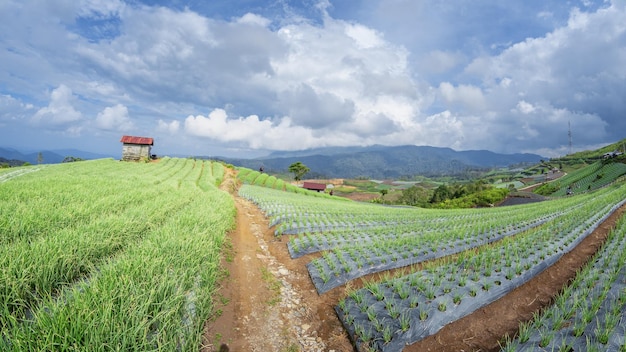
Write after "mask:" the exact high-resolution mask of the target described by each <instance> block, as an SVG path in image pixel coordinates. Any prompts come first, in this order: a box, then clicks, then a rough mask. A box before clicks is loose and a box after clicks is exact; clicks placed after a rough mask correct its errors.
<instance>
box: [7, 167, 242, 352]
mask: <svg viewBox="0 0 626 352" xmlns="http://www.w3.org/2000/svg"><path fill="white" fill-rule="evenodd" d="M29 170H31V171H32V172H19V173H13V176H12V177H5V179H4V182H2V183H1V184H0V243H1V244H2V246H1V247H0V251H2V253H1V255H0V268H1V269H2V270H1V271H0V301H1V303H0V304H1V307H0V309H1V311H2V314H1V315H0V316H1V317H0V328H1V330H2V336H1V337H0V350H14V351H35V350H81V351H84V350H103V351H104V350H126V351H129V350H134V351H150V350H169V351H173V350H181V351H196V350H197V349H198V346H199V345H200V343H201V338H202V329H203V326H204V324H205V321H207V320H208V319H209V317H210V316H211V314H213V307H214V305H215V302H214V293H215V290H216V282H217V280H218V277H219V276H220V269H219V262H220V258H221V256H222V254H221V250H222V245H223V243H224V240H225V235H226V233H227V231H228V230H229V229H231V228H232V226H233V218H234V204H233V201H232V198H231V197H230V196H229V195H228V194H227V193H225V192H222V191H220V190H219V189H218V188H217V185H218V184H219V183H220V182H221V178H222V177H223V175H224V167H223V166H222V165H221V164H219V163H212V162H209V161H195V160H192V159H173V158H165V159H163V160H160V162H159V163H121V162H119V161H114V160H111V159H103V160H96V161H88V162H79V163H68V164H58V165H50V166H46V167H45V168H38V167H32V169H29ZM4 175H9V174H8V173H5V174H4Z"/></svg>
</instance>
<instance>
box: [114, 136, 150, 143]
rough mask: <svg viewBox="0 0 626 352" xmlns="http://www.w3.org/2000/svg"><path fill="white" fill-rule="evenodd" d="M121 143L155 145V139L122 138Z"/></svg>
mask: <svg viewBox="0 0 626 352" xmlns="http://www.w3.org/2000/svg"><path fill="white" fill-rule="evenodd" d="M120 142H122V143H127V144H142V145H154V139H152V138H149V137H134V136H122V140H120Z"/></svg>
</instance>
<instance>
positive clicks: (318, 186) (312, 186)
mask: <svg viewBox="0 0 626 352" xmlns="http://www.w3.org/2000/svg"><path fill="white" fill-rule="evenodd" d="M302 188H304V189H308V190H310V191H317V192H324V191H325V190H326V185H325V184H323V183H315V182H306V181H305V182H304V183H303V184H302Z"/></svg>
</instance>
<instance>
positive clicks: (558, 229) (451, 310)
mask: <svg viewBox="0 0 626 352" xmlns="http://www.w3.org/2000/svg"><path fill="white" fill-rule="evenodd" d="M625 195H626V190H625V188H624V187H622V188H620V189H611V191H606V192H603V193H602V194H597V197H595V198H593V199H587V201H586V203H585V205H584V206H583V207H580V208H578V209H576V210H575V211H573V212H572V213H570V214H568V215H567V216H566V217H567V219H563V218H560V219H559V220H558V221H549V222H547V223H546V224H544V225H543V226H540V227H536V228H534V229H531V230H529V231H527V232H525V233H523V234H519V235H518V236H515V237H514V238H505V239H504V240H502V241H500V242H497V243H494V244H492V245H489V246H483V247H480V248H478V249H475V250H473V251H466V252H463V253H461V254H459V255H458V256H457V257H456V259H454V260H452V261H448V262H442V263H441V264H440V265H437V266H434V265H433V266H430V267H428V268H426V269H423V270H418V271H416V272H414V273H411V274H408V275H403V276H401V277H399V278H395V279H388V280H383V281H382V282H371V283H369V284H367V285H366V287H364V288H362V289H359V290H355V291H353V292H351V293H350V294H349V296H348V297H346V298H345V299H344V300H342V301H341V302H340V303H339V304H338V305H337V307H336V311H337V314H338V315H339V317H340V319H341V321H342V323H343V325H344V327H345V328H346V330H347V331H348V334H349V335H350V337H351V338H352V339H353V341H355V344H356V346H357V348H358V349H359V350H367V349H373V350H381V351H400V350H402V348H403V347H404V346H405V345H407V344H412V343H414V342H416V341H419V340H421V339H423V338H424V337H426V336H429V335H432V334H434V333H436V332H437V331H438V330H439V329H441V328H442V327H443V326H444V325H446V324H448V323H450V322H452V321H454V320H456V319H459V318H461V317H463V316H465V315H467V314H470V313H471V312H473V311H475V310H476V309H479V308H480V307H482V306H484V305H486V304H489V303H490V302H493V301H495V300H496V299H498V298H500V297H502V296H503V295H505V294H506V293H508V292H509V291H511V290H512V289H514V288H515V287H518V286H519V285H522V284H523V283H525V282H527V281H528V280H530V279H531V278H532V277H534V276H535V275H536V274H538V273H539V272H541V271H542V270H544V269H545V268H547V267H548V266H550V265H551V264H552V263H554V262H556V260H558V259H559V258H560V257H561V256H562V255H563V254H564V253H566V252H568V251H570V250H571V249H572V248H573V247H575V246H576V245H577V244H578V243H580V241H582V240H583V239H584V238H585V237H586V236H587V235H588V234H589V233H590V232H591V231H593V229H594V228H595V227H596V226H598V224H599V223H600V222H601V221H603V219H605V218H606V217H607V216H608V215H609V214H610V213H611V212H612V211H614V210H615V209H616V208H617V207H618V206H620V205H621V204H622V203H623V199H624V196H625Z"/></svg>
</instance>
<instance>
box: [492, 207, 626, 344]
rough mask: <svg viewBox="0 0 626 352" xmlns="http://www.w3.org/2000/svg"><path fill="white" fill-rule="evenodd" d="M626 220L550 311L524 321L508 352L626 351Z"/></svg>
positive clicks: (618, 226)
mask: <svg viewBox="0 0 626 352" xmlns="http://www.w3.org/2000/svg"><path fill="white" fill-rule="evenodd" d="M625 264H626V220H624V219H623V218H622V219H621V220H620V221H619V223H618V225H617V226H616V228H615V230H613V231H612V232H611V234H610V235H609V238H608V239H607V241H606V243H605V244H604V246H603V248H602V249H601V250H600V251H599V252H598V254H596V256H595V257H594V258H593V259H592V260H591V261H590V262H589V263H588V264H587V265H586V266H585V267H584V268H583V269H582V270H581V271H580V272H579V273H577V275H576V277H575V279H574V280H573V281H572V282H571V284H570V285H568V286H567V287H565V288H564V289H563V291H562V292H561V293H560V294H559V296H557V297H556V298H555V300H554V304H553V305H552V306H551V307H549V308H548V309H546V310H544V311H543V312H541V313H538V314H536V315H535V317H534V319H533V320H532V321H530V322H525V323H522V324H521V325H520V328H519V332H518V334H517V336H516V339H515V340H513V341H508V343H507V344H506V346H505V347H504V348H503V351H506V352H514V351H537V350H546V351H551V350H558V351H625V350H626V338H625V336H626V265H625Z"/></svg>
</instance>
